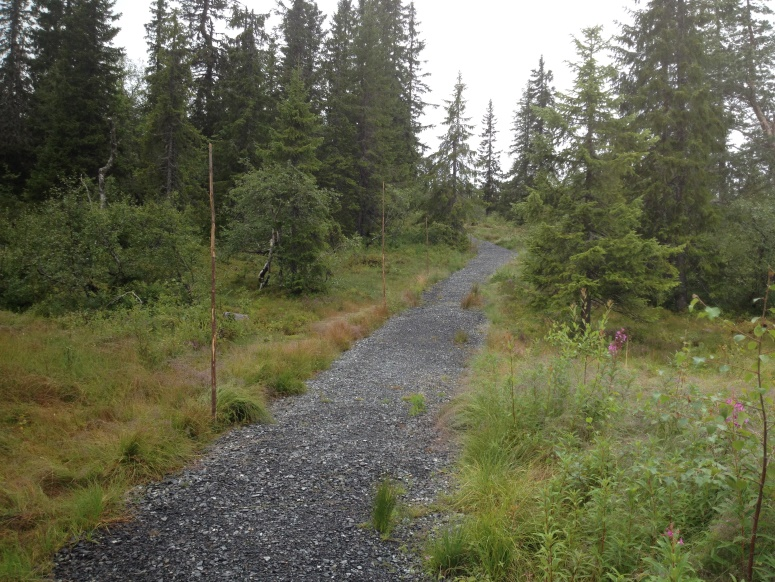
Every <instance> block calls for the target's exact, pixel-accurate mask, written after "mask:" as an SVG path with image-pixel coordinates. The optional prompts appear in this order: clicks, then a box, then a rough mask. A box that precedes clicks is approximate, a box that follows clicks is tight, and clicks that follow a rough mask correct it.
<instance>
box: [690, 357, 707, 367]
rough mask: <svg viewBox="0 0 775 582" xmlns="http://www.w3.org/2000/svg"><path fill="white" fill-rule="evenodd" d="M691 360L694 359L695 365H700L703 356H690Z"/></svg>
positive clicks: (702, 362)
mask: <svg viewBox="0 0 775 582" xmlns="http://www.w3.org/2000/svg"><path fill="white" fill-rule="evenodd" d="M692 360H693V361H694V365H695V366H702V365H703V364H704V363H705V358H701V357H699V356H694V357H692Z"/></svg>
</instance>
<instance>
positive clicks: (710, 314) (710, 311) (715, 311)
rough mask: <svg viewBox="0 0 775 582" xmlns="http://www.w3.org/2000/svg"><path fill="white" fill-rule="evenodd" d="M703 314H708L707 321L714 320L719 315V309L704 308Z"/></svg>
mask: <svg viewBox="0 0 775 582" xmlns="http://www.w3.org/2000/svg"><path fill="white" fill-rule="evenodd" d="M705 313H707V314H708V319H716V318H717V317H718V316H719V315H721V309H720V308H718V307H706V308H705Z"/></svg>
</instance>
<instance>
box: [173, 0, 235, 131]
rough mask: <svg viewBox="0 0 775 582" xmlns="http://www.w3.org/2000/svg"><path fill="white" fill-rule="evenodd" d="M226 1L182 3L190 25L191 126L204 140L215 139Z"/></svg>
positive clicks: (193, 0) (184, 0) (204, 0)
mask: <svg viewBox="0 0 775 582" xmlns="http://www.w3.org/2000/svg"><path fill="white" fill-rule="evenodd" d="M227 7H228V3H227V1H226V0H180V8H181V15H182V19H183V20H184V21H185V22H186V23H187V25H188V35H189V36H188V39H189V42H190V44H189V47H190V48H189V50H190V51H191V68H192V82H193V85H194V99H193V106H192V108H191V122H192V123H193V124H194V126H195V127H196V128H197V129H198V130H199V131H200V132H201V133H202V134H203V135H205V136H207V137H212V136H213V135H214V133H215V127H216V125H217V117H218V111H219V105H218V103H217V99H216V92H217V84H218V79H219V75H220V65H221V55H222V39H221V38H220V37H219V35H218V33H217V32H216V30H218V29H219V28H220V27H221V26H222V24H223V20H224V15H225V12H226V9H227Z"/></svg>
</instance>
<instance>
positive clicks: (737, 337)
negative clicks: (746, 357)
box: [732, 333, 745, 344]
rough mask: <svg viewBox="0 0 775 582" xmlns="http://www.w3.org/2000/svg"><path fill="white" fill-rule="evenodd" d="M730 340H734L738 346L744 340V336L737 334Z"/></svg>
mask: <svg viewBox="0 0 775 582" xmlns="http://www.w3.org/2000/svg"><path fill="white" fill-rule="evenodd" d="M732 339H734V340H735V342H736V343H738V344H739V343H740V342H742V341H743V340H744V339H745V336H744V335H743V334H742V333H739V334H737V335H736V336H735V337H734V338H732Z"/></svg>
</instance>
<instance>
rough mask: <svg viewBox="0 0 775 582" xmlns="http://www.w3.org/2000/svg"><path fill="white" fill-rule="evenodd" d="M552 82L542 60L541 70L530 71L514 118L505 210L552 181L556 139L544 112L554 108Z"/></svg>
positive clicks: (505, 190)
mask: <svg viewBox="0 0 775 582" xmlns="http://www.w3.org/2000/svg"><path fill="white" fill-rule="evenodd" d="M553 80H554V75H553V73H552V71H550V70H548V69H547V68H546V64H545V63H544V58H543V56H542V57H541V58H540V60H539V61H538V68H536V69H533V70H532V71H531V74H530V79H529V80H528V82H527V86H526V87H525V90H524V92H523V93H522V98H521V99H520V101H519V105H518V108H517V111H516V112H515V114H514V123H513V126H512V127H513V130H514V140H513V142H512V146H511V149H510V150H509V154H510V155H511V156H512V158H513V163H512V166H511V171H510V172H509V176H510V180H509V183H508V185H507V186H506V187H505V188H504V196H503V199H504V200H503V201H504V204H503V205H502V206H501V207H502V209H503V210H507V209H508V207H509V205H511V204H513V203H515V202H520V201H523V200H525V198H527V196H528V194H530V190H531V189H532V188H534V187H536V185H537V183H538V182H541V181H546V180H550V179H552V177H553V174H554V170H555V167H554V163H555V160H554V152H553V150H554V142H555V141H556V136H555V135H553V134H552V132H551V131H550V130H549V127H548V126H547V123H546V121H545V119H544V118H545V116H544V115H543V114H542V111H543V110H546V109H547V108H551V107H553V106H554V100H555V91H554V87H553V86H552V82H553Z"/></svg>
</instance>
